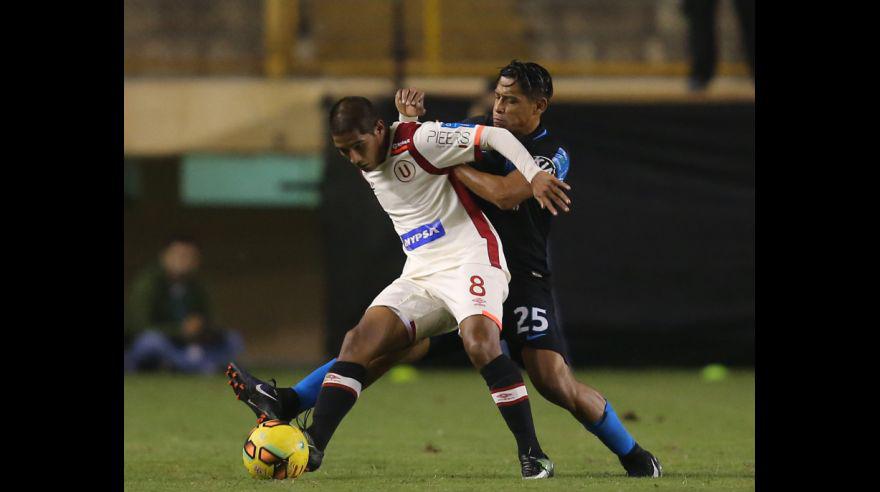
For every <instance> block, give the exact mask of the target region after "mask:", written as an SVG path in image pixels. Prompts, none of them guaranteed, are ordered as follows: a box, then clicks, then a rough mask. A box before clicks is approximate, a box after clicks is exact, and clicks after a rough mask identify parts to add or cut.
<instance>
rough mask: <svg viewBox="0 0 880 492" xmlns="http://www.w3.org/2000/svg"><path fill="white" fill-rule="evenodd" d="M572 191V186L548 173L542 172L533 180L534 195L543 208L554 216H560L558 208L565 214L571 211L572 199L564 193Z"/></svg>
mask: <svg viewBox="0 0 880 492" xmlns="http://www.w3.org/2000/svg"><path fill="white" fill-rule="evenodd" d="M570 189H571V186H569V185H568V184H567V183H566V182H564V181H561V180H559V179H557V178H556V177H555V176H553V175H552V174H550V173H548V172H540V173H538V174H536V175H535V177H534V178H532V194H533V195H534V196H535V199H536V200H538V203H540V204H541V208H546V209H548V210H550V213H552V214H553V215H558V212H557V211H556V208H557V207H558V208H561V209H562V210H564V211H565V212H569V211H570V209H569V205H571V199H569V198H568V195H566V194H565V191H563V190H570Z"/></svg>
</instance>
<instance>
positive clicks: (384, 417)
mask: <svg viewBox="0 0 880 492" xmlns="http://www.w3.org/2000/svg"><path fill="white" fill-rule="evenodd" d="M255 375H256V376H258V377H265V378H268V377H271V376H274V377H276V378H277V379H278V381H279V384H292V383H294V382H296V381H298V380H299V378H300V377H302V376H304V375H305V372H303V371H297V372H290V373H285V372H283V371H278V370H275V371H271V372H268V371H255ZM577 377H578V379H580V380H581V381H582V382H585V383H587V384H590V385H592V386H595V387H596V388H598V389H599V390H600V391H602V392H603V394H605V396H606V397H607V398H608V399H609V400H610V401H611V403H612V404H613V405H614V408H615V410H616V411H617V414H618V415H619V416H620V417H621V418H622V419H624V424H625V425H626V426H627V428H628V429H629V431H630V433H632V434H633V437H635V438H636V440H637V441H638V442H639V443H640V444H641V445H642V446H643V447H645V448H646V449H648V450H650V451H651V452H653V453H654V454H655V455H656V456H657V457H658V458H659V459H660V461H661V462H662V463H663V467H664V473H665V475H664V477H662V478H660V479H632V478H628V477H626V476H625V473H624V471H623V468H622V467H621V466H620V464H619V463H618V461H617V458H616V457H615V456H614V455H612V454H611V453H610V452H609V451H608V450H607V449H606V448H605V447H604V446H603V445H602V443H601V442H599V440H598V439H596V438H595V437H593V435H592V434H590V433H588V432H587V431H586V430H584V428H583V427H581V426H580V425H579V424H578V423H577V422H576V421H575V420H574V419H573V418H572V417H571V416H570V415H569V414H568V412H566V411H564V410H562V409H560V408H558V407H556V406H554V405H552V404H550V403H548V402H547V401H545V400H544V399H543V398H541V396H540V395H539V394H538V393H537V391H536V390H534V388H533V387H532V386H531V385H530V384H529V383H528V381H527V382H526V384H527V386H528V389H529V395H530V397H531V403H532V411H533V414H534V417H535V426H536V429H537V432H538V437H539V439H540V440H541V445H542V447H543V448H544V450H545V451H546V452H547V453H548V454H549V455H550V457H551V458H552V459H553V461H554V462H555V463H556V477H554V478H552V479H549V480H539V481H529V482H526V481H523V480H522V479H521V478H520V476H519V463H518V460H517V457H516V444H515V442H514V440H513V436H511V435H510V432H509V431H508V430H507V427H506V426H505V424H504V421H503V420H502V418H501V416H500V414H499V412H498V410H497V409H496V408H495V405H493V404H492V399H491V397H490V396H489V394H488V392H487V389H486V386H485V384H484V382H483V380H482V378H481V377H480V376H479V375H478V374H477V373H476V372H475V371H473V370H448V371H439V370H438V371H426V370H422V371H420V372H419V377H418V378H417V379H416V380H415V381H413V382H410V383H401V384H395V383H392V382H391V381H390V380H388V379H387V378H386V379H385V380H382V381H380V382H378V383H376V384H375V385H374V386H372V387H370V388H369V389H367V390H366V391H365V392H364V393H363V394H362V395H361V398H360V400H359V401H358V403H357V404H356V405H355V407H354V408H353V409H352V411H351V412H350V413H349V414H348V416H347V417H346V419H345V420H344V421H343V422H342V424H341V425H340V427H339V429H338V430H337V432H336V434H335V435H334V438H333V441H332V442H331V443H330V445H329V447H328V449H327V454H326V457H325V460H324V464H323V465H322V467H321V469H320V470H319V471H317V472H315V473H307V474H305V475H304V476H303V477H301V478H299V479H297V480H294V481H257V480H254V479H251V478H250V477H249V476H248V475H247V473H246V472H245V470H244V467H243V465H242V462H241V446H242V444H243V441H244V438H245V437H246V434H247V432H248V430H250V428H251V427H252V426H253V425H254V421H255V420H254V416H253V414H252V413H251V411H250V410H248V409H247V408H246V407H245V405H243V404H242V403H240V402H238V401H236V400H235V398H234V396H233V395H232V390H231V389H230V388H229V386H227V385H226V384H225V378H224V377H222V376H217V377H197V376H192V377H190V376H172V375H137V376H127V377H126V379H125V424H124V425H125V429H124V481H125V490H130V491H139V490H160V491H162V490H188V491H222V490H230V491H232V490H235V491H241V490H260V491H275V490H290V489H299V490H352V491H358V492H363V491H367V490H382V491H383V492H384V491H395V490H481V491H482V490H520V489H534V490H537V489H541V490H591V491H617V490H651V491H657V490H712V491H716V490H754V488H755V375H754V372H752V371H733V372H732V373H731V374H730V375H729V376H728V378H727V379H726V380H724V381H720V382H714V383H709V382H705V381H703V380H702V379H701V378H700V375H699V371H698V370H696V369H695V370H687V371H685V370H676V371H670V370H650V371H608V370H589V371H578V372H577Z"/></svg>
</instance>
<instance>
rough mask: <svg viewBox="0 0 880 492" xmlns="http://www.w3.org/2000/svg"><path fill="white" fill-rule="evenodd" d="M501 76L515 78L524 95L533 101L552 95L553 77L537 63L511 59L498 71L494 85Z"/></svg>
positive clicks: (548, 98) (548, 97)
mask: <svg viewBox="0 0 880 492" xmlns="http://www.w3.org/2000/svg"><path fill="white" fill-rule="evenodd" d="M501 77H509V78H511V79H513V80H515V81H516V82H517V83H518V84H519V86H520V88H521V89H522V91H523V92H524V93H525V94H526V96H528V98H529V99H531V100H533V101H534V100H536V99H540V98H542V97H546V98H547V100H548V101H549V100H550V98H551V97H553V78H552V77H550V72H548V71H547V69H546V68H544V67H542V66H541V65H538V64H537V63H534V62H521V61H518V60H512V61H511V62H510V63H508V64H507V66H506V67H504V68H502V69H501V72H499V74H498V78H497V79H495V83H496V85H497V83H498V81H499V80H501Z"/></svg>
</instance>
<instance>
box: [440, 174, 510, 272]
mask: <svg viewBox="0 0 880 492" xmlns="http://www.w3.org/2000/svg"><path fill="white" fill-rule="evenodd" d="M446 177H447V178H449V182H450V183H452V189H453V190H455V194H456V195H458V199H459V201H461V204H462V205H464V209H465V210H466V211H467V214H468V216H470V218H471V222H473V223H474V227H476V228H477V232H478V233H479V234H480V237H482V238H483V239H485V240H486V249H488V253H489V263H490V264H491V265H492V266H493V267H495V268H499V269H500V268H501V259H500V258H499V256H498V239H496V238H495V234H493V233H492V226H491V225H489V221H488V220H486V216H485V215H483V212H482V211H481V210H480V207H478V206H477V204H476V203H475V202H474V199H473V197H471V192H469V191H468V190H467V188H465V186H464V185H463V184H461V181H459V180H458V179H457V178H456V177H455V174H447V175H446Z"/></svg>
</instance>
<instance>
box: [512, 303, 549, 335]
mask: <svg viewBox="0 0 880 492" xmlns="http://www.w3.org/2000/svg"><path fill="white" fill-rule="evenodd" d="M513 313H514V314H515V315H516V316H517V319H516V333H517V335H518V334H520V333H525V332H527V331H530V330H531V331H532V332H536V331H544V330H546V329H547V327H548V326H550V324H549V323H548V322H547V318H546V317H545V316H544V315H545V314H547V310H546V309H541V308H537V307H533V308H532V319H531V323H534V326H530V325H531V323H530V322H529V319H528V318H529V308H528V307H526V306H520V307H518V308H516V309H514V310H513Z"/></svg>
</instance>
